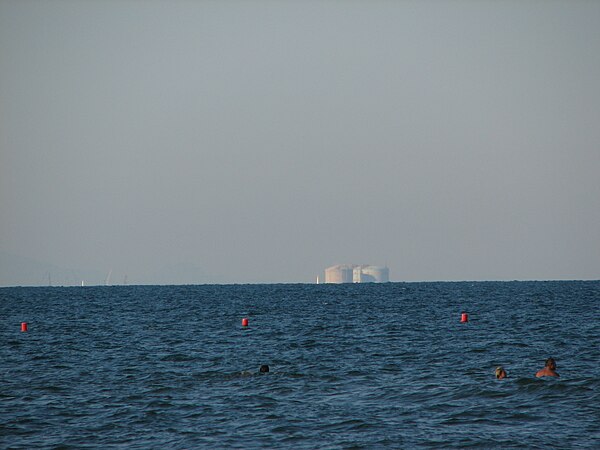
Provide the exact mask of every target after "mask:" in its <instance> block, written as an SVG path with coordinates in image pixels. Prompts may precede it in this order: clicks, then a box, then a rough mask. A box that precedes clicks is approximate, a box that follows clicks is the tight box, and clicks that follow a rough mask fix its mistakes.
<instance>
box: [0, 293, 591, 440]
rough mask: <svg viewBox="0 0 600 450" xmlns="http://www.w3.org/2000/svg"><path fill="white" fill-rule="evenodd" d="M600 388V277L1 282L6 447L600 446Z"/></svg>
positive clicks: (1, 414) (1, 410)
mask: <svg viewBox="0 0 600 450" xmlns="http://www.w3.org/2000/svg"><path fill="white" fill-rule="evenodd" d="M463 311H465V312H468V313H469V319H470V320H469V322H468V323H460V315H461V312H463ZM244 317H247V318H248V319H249V326H248V327H246V328H244V327H242V326H241V319H242V318H244ZM21 322H28V323H29V331H28V332H26V333H22V332H21V331H20V323H21ZM550 356H552V357H554V358H555V359H556V360H557V364H558V369H557V370H558V372H559V373H560V375H561V377H560V378H559V379H550V378H544V379H536V378H535V377H534V374H535V372H536V371H537V370H538V369H540V368H541V367H543V365H544V360H545V359H546V358H547V357H550ZM261 364H268V365H269V366H270V368H271V371H270V372H269V373H267V374H260V373H259V372H258V368H259V366H260V365H261ZM498 365H502V366H504V367H505V368H506V370H507V371H508V375H509V377H508V378H507V379H505V380H496V379H495V377H494V369H495V368H496V366H498ZM599 394H600V282H597V281H585V282H583V281H582V282H578V281H572V282H562V281H561V282H558V281H557V282H477V283H467V282H460V283H387V284H360V285H356V284H355V285H302V284H293V285H285V284H282V285H229V286H208V285H207V286H106V287H104V286H102V287H70V288H59V287H52V288H51V287H46V288H1V289H0V448H28V449H30V448H65V449H66V448H78V449H79V448H143V449H146V448H181V449H191V448H211V449H212V448H223V449H226V448H294V449H316V448H324V449H328V448H330V449H338V448H339V449H360V448H365V449H371V448H415V447H416V448H421V447H424V448H444V449H446V448H469V447H471V448H528V449H530V448H540V449H541V448H600V395H599Z"/></svg>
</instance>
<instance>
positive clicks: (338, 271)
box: [325, 264, 390, 284]
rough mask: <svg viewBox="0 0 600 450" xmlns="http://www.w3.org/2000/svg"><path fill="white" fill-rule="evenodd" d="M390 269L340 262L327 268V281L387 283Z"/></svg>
mask: <svg viewBox="0 0 600 450" xmlns="http://www.w3.org/2000/svg"><path fill="white" fill-rule="evenodd" d="M388 281H390V269H388V268H387V267H380V266H369V265H365V264H362V265H358V264H338V265H335V266H331V267H328V268H327V269H325V283H337V284H339V283H387V282H388Z"/></svg>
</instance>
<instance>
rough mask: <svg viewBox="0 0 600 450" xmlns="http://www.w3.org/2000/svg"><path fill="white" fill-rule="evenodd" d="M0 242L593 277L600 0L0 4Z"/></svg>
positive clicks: (190, 278)
mask: <svg viewBox="0 0 600 450" xmlns="http://www.w3.org/2000/svg"><path fill="white" fill-rule="evenodd" d="M0 256H2V258H4V265H0V268H3V269H2V271H3V272H4V274H2V273H0V284H3V285H11V284H45V283H48V281H49V280H48V278H51V277H52V272H53V271H54V272H55V274H54V283H59V284H60V283H61V280H62V283H63V284H69V283H79V282H80V281H79V278H82V279H83V277H89V278H91V279H90V280H88V282H90V283H94V282H97V283H102V282H105V283H106V282H109V283H114V284H117V283H125V282H127V283H130V284H138V283H139V284H169V283H288V282H289V283H296V282H299V283H313V282H314V281H315V278H316V276H318V275H320V276H321V277H322V276H323V271H324V269H325V268H326V267H328V266H331V265H334V264H343V263H349V264H350V263H354V264H373V265H382V266H383V265H387V266H388V267H389V269H390V279H391V280H392V281H432V280H531V279H541V280H547V279H599V278H600V275H599V274H600V2H597V1H551V0H549V1H545V0H544V1H533V0H532V1H526V2H523V1H502V2H497V1H484V0H477V1H476V0H471V1H467V0H465V1H459V0H456V1H452V0H448V1H427V2H422V1H333V0H332V1H325V0H323V1H310V0H309V1H303V2H296V1H237V2H236V1H226V2H222V1H178V0H175V1H166V0H165V1H152V0H150V1H126V0H125V1H114V0H106V1H79V0H75V1H59V0H48V1H31V0H18V1H17V0H15V1H9V0H0ZM34 265H35V267H37V269H36V270H37V271H36V270H33V269H31V268H32V267H34ZM26 266H27V267H29V268H30V269H31V270H30V271H29V272H28V269H25V268H24V267H26ZM65 273H69V274H70V275H69V276H67V275H65ZM91 274H93V275H91ZM109 275H110V277H109ZM94 277H95V278H94ZM92 278H93V279H92ZM107 278H109V280H107Z"/></svg>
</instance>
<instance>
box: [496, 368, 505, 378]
mask: <svg viewBox="0 0 600 450" xmlns="http://www.w3.org/2000/svg"><path fill="white" fill-rule="evenodd" d="M496 378H498V379H499V380H501V379H502V378H506V370H504V368H503V367H502V366H500V367H496Z"/></svg>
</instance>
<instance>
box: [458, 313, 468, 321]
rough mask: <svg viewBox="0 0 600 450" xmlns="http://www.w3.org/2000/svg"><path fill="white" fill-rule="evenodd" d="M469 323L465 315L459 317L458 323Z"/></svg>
mask: <svg viewBox="0 0 600 450" xmlns="http://www.w3.org/2000/svg"><path fill="white" fill-rule="evenodd" d="M468 321H469V315H468V314H467V313H462V314H461V315H460V323H465V322H468Z"/></svg>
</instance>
